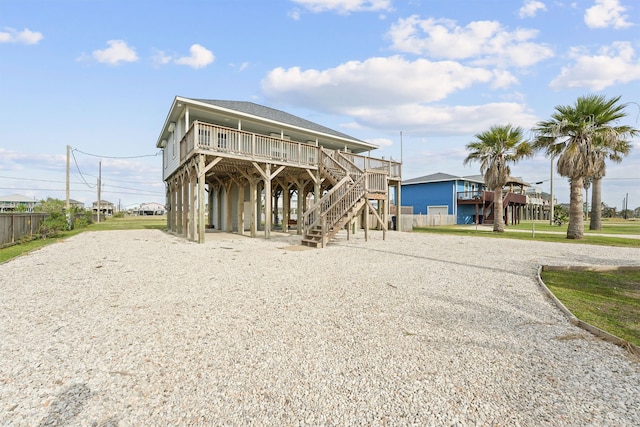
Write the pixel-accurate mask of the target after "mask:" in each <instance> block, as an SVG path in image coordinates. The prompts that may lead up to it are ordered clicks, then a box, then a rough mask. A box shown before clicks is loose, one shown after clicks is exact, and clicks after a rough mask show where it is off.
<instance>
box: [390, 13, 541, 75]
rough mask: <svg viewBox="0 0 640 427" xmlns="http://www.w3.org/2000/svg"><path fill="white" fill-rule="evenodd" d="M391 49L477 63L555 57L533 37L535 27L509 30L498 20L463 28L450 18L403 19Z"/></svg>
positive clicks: (520, 64)
mask: <svg viewBox="0 0 640 427" xmlns="http://www.w3.org/2000/svg"><path fill="white" fill-rule="evenodd" d="M389 36H390V38H391V41H392V48H393V49H396V50H398V51H401V52H407V53H413V54H416V55H427V56H430V57H434V58H443V59H456V60H463V59H466V60H470V61H471V63H472V64H474V65H488V64H493V65H498V66H501V67H507V66H516V67H529V66H531V65H534V64H536V63H538V62H540V61H542V60H544V59H547V58H550V57H552V56H553V51H552V50H551V48H549V47H548V46H546V45H544V44H540V43H533V42H531V41H530V40H532V39H534V38H536V37H537V36H538V31H537V30H533V29H517V30H515V31H507V30H506V29H505V28H504V27H502V25H501V24H500V23H499V22H497V21H473V22H471V23H469V24H468V25H467V26H465V27H460V26H458V25H457V24H456V22H455V21H452V20H449V19H433V18H428V19H419V17H418V16H416V15H413V16H411V17H409V18H406V19H400V20H398V22H397V23H395V24H394V25H392V27H391V30H390V31H389Z"/></svg>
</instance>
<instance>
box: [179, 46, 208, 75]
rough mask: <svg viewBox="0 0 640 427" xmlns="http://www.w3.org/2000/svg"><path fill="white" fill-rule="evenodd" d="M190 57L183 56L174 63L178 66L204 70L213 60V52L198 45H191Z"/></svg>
mask: <svg viewBox="0 0 640 427" xmlns="http://www.w3.org/2000/svg"><path fill="white" fill-rule="evenodd" d="M189 52H190V53H191V55H190V56H184V57H182V58H178V59H176V61H175V63H176V64H180V65H188V66H189V67H191V68H195V69H198V68H204V67H206V66H207V65H209V64H211V63H212V62H213V61H214V60H215V58H216V57H215V56H214V55H213V52H211V51H210V50H208V49H207V48H205V47H204V46H201V45H199V44H194V45H191V48H189Z"/></svg>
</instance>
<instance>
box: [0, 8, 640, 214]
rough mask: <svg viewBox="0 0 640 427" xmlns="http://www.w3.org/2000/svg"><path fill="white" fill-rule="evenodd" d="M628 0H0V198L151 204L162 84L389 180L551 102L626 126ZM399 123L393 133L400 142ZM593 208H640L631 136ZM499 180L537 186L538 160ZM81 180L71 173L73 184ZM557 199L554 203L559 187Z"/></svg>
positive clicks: (453, 156) (637, 78) (638, 88)
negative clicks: (365, 147)
mask: <svg viewBox="0 0 640 427" xmlns="http://www.w3.org/2000/svg"><path fill="white" fill-rule="evenodd" d="M639 26H640V4H638V2H637V1H635V0H583V1H558V0H553V1H552V0H509V1H506V0H459V1H442V0H413V1H412V0H409V1H398V0H270V1H264V0H208V1H205V0H200V1H195V0H183V1H171V2H169V1H166V2H165V1H160V0H154V1H151V0H138V1H131V0H126V1H121V0H108V1H102V0H56V1H45V0H40V1H33V0H0V100H2V102H0V120H1V125H2V127H1V129H2V130H1V133H0V135H1V137H2V142H1V143H0V195H6V194H12V193H18V194H22V195H25V196H28V197H34V198H37V199H41V198H46V197H48V196H50V197H57V198H64V196H65V192H64V188H65V185H64V181H65V159H66V156H65V153H66V146H67V145H70V146H71V147H72V148H73V149H74V151H73V154H74V158H72V160H71V162H72V168H71V171H72V173H71V181H72V185H71V198H73V199H76V200H80V201H83V202H85V203H87V204H89V203H91V202H92V201H94V200H96V197H97V196H96V194H97V190H96V189H95V183H96V179H97V175H98V163H99V162H102V182H103V198H104V199H107V200H109V201H112V202H114V203H120V204H121V205H122V206H127V205H131V204H135V203H141V202H149V201H157V202H161V203H163V202H164V184H163V183H162V178H161V166H162V161H161V158H160V157H159V156H155V154H156V153H157V149H156V148H155V143H156V141H157V138H158V134H159V132H160V130H161V126H162V124H163V123H164V120H165V117H166V115H167V113H168V111H169V108H170V106H171V102H172V100H173V98H174V97H175V96H176V95H179V96H185V97H192V98H207V99H222V100H237V101H252V102H256V103H258V104H262V105H267V106H270V107H273V108H278V109H282V110H284V111H287V112H289V113H292V114H296V115H299V116H301V117H304V118H306V119H308V120H312V121H315V122H317V123H320V124H322V125H325V126H329V127H332V128H334V129H336V130H340V131H342V132H344V133H347V134H349V135H352V136H354V137H356V138H359V139H363V140H366V141H370V142H374V143H376V144H378V145H380V149H379V150H377V152H372V155H375V156H377V157H382V156H385V157H386V158H389V157H393V158H394V159H397V160H399V159H400V157H401V154H402V160H403V163H404V166H403V176H404V178H405V179H409V178H415V177H418V176H422V175H427V174H431V173H435V172H445V173H450V174H454V175H474V174H478V173H479V169H478V168H479V166H478V165H474V164H472V165H467V166H464V165H463V160H464V158H465V157H466V154H467V153H466V152H465V145H466V144H467V143H468V142H470V141H471V140H472V139H473V135H474V134H475V133H478V132H482V131H484V130H486V129H488V128H489V127H490V126H491V125H494V124H505V123H511V124H513V125H518V126H522V127H524V128H525V129H530V128H531V127H532V126H533V125H534V124H535V123H536V122H537V121H539V120H544V119H547V118H548V117H549V116H550V114H551V113H552V112H553V109H554V107H555V106H556V105H567V104H573V102H574V101H575V99H576V98H577V97H578V96H581V95H586V94H590V93H596V94H603V95H606V96H608V97H610V96H618V95H621V96H622V102H625V103H629V105H628V107H627V112H628V114H629V115H628V117H627V119H626V120H625V121H624V124H629V125H631V126H634V127H637V128H640V119H639V117H640V59H639V58H640V31H639V28H640V27H639ZM400 132H402V149H401V144H400V141H401V138H400ZM632 142H633V146H634V148H633V150H632V153H631V154H630V155H629V156H628V157H626V158H625V159H624V160H623V162H622V163H620V164H609V165H608V169H607V176H606V177H605V179H604V181H603V201H604V202H605V203H606V204H607V205H609V206H616V207H618V209H620V208H621V207H622V201H623V199H624V198H625V196H626V194H627V193H628V195H629V207H630V208H635V207H637V206H640V171H639V166H640V154H639V152H640V138H636V139H635V140H633V141H632ZM512 172H513V175H515V176H520V177H522V178H523V179H524V180H526V181H529V182H537V181H544V182H543V184H541V185H540V187H541V189H543V190H544V191H549V178H550V161H549V160H548V159H546V158H544V157H543V156H542V155H538V156H537V157H535V158H533V159H530V160H527V161H524V162H521V163H519V164H517V165H516V166H514V167H512ZM84 181H86V184H85V182H84ZM554 188H555V192H556V195H557V197H558V200H559V201H560V202H568V199H569V196H568V184H567V182H566V180H565V179H564V178H561V177H558V176H557V175H556V179H555V186H554Z"/></svg>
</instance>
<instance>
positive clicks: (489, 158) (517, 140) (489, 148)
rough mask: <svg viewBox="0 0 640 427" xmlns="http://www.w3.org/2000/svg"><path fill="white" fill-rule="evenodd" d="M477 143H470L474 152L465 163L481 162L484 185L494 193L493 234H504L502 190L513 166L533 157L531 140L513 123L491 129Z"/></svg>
mask: <svg viewBox="0 0 640 427" xmlns="http://www.w3.org/2000/svg"><path fill="white" fill-rule="evenodd" d="M474 137H475V140H474V141H472V142H470V143H469V144H467V150H469V151H470V153H469V155H468V156H467V158H466V159H464V164H465V165H466V164H468V163H470V162H472V161H479V162H480V172H481V173H482V174H483V175H484V183H485V184H486V185H487V187H489V188H490V189H491V191H493V192H494V197H493V201H494V215H493V217H494V220H493V231H495V232H497V233H502V232H504V218H503V207H502V188H503V187H504V186H505V185H506V184H507V181H508V180H509V175H510V174H511V168H510V167H509V164H510V163H516V162H517V161H518V160H520V159H521V158H524V157H529V156H531V155H532V154H533V149H532V147H531V145H530V144H529V142H528V141H525V140H524V131H523V130H522V128H520V127H513V126H511V125H510V124H507V125H502V126H500V125H496V126H491V128H490V129H489V130H488V131H484V132H481V133H478V134H476V135H474Z"/></svg>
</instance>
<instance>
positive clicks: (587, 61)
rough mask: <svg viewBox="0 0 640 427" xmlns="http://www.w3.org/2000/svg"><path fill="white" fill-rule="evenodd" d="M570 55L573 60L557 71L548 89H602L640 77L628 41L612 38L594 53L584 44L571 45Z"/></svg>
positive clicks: (632, 50) (639, 70) (638, 68)
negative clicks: (558, 73) (611, 40)
mask: <svg viewBox="0 0 640 427" xmlns="http://www.w3.org/2000/svg"><path fill="white" fill-rule="evenodd" d="M570 56H571V58H573V59H574V60H575V62H574V63H573V64H572V65H569V66H567V67H563V68H562V71H561V72H560V75H558V76H557V77H556V78H555V79H553V81H551V83H550V84H549V87H551V89H554V90H559V89H563V88H577V87H586V88H589V89H591V90H602V89H605V88H607V87H609V86H612V85H614V84H617V83H629V82H631V81H634V80H640V60H638V58H637V57H636V53H635V51H634V49H633V47H632V45H631V43H630V42H614V43H612V44H611V46H604V47H602V48H601V49H600V50H599V52H598V54H596V55H591V54H589V52H588V51H586V50H585V49H583V48H573V49H572V50H571V52H570Z"/></svg>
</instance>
